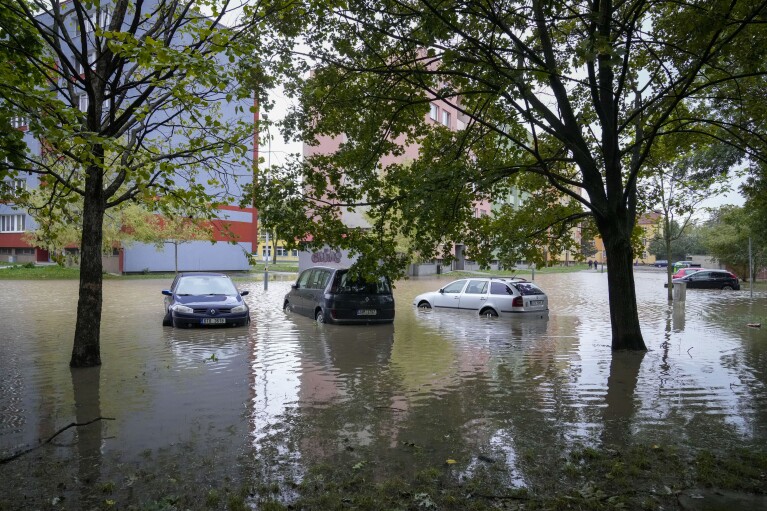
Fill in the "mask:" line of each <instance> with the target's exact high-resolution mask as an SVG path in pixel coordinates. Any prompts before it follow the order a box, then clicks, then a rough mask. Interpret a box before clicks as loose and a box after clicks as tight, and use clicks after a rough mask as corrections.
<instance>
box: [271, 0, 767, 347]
mask: <svg viewBox="0 0 767 511" xmlns="http://www.w3.org/2000/svg"><path fill="white" fill-rule="evenodd" d="M288 4H289V5H290V7H291V9H293V11H294V12H301V14H302V15H301V16H300V17H286V16H281V17H278V18H276V19H274V20H273V23H272V24H271V28H272V29H273V30H274V32H275V34H276V35H278V36H280V37H281V38H280V39H279V41H280V43H281V45H280V46H278V47H277V48H276V49H275V51H274V54H275V55H281V56H284V57H285V58H292V59H293V60H292V64H293V66H292V69H295V70H296V72H295V73H294V74H293V75H292V79H291V80H290V84H289V85H288V87H287V90H288V91H292V92H294V93H295V94H296V96H297V97H299V98H300V109H299V110H298V111H296V112H295V115H294V116H293V117H292V118H291V119H290V121H289V122H288V123H287V125H286V126H287V128H288V129H289V130H290V131H291V132H292V133H294V134H296V135H297V136H300V137H301V138H302V139H303V140H304V141H305V142H306V143H307V144H309V145H310V146H311V145H312V144H317V143H318V142H319V141H320V140H327V139H328V137H332V139H334V140H335V141H336V142H337V145H338V151H336V152H334V153H332V154H316V155H311V156H310V157H308V158H306V160H305V161H304V162H303V164H302V165H297V166H295V167H294V168H293V171H294V173H295V175H296V177H297V178H300V182H301V183H302V186H301V188H300V189H296V190H293V193H291V194H289V195H290V196H291V197H293V198H294V199H293V200H295V201H296V205H298V204H299V203H302V204H304V205H305V207H306V208H308V210H309V211H310V214H309V220H310V222H309V224H307V223H306V222H303V223H302V224H301V225H300V226H295V227H294V231H295V234H296V235H297V236H301V235H302V234H305V233H306V232H311V233H312V235H313V238H312V239H313V240H314V242H315V243H330V244H333V245H335V246H342V247H348V248H352V249H353V250H358V251H360V252H362V253H363V254H364V255H365V256H367V257H363V259H362V260H361V262H360V264H362V265H366V266H368V267H370V268H373V267H374V266H376V265H377V264H378V262H379V261H384V263H385V264H384V267H387V268H389V269H391V268H395V267H400V268H401V267H402V265H403V263H405V262H407V261H408V259H409V257H407V254H406V256H405V257H403V256H402V254H396V253H395V250H394V249H395V247H396V243H395V239H396V237H397V236H400V235H404V236H405V237H407V238H409V239H411V240H413V244H412V245H411V246H412V247H413V248H412V250H413V252H414V253H418V254H420V255H424V254H426V255H430V254H435V253H436V252H437V251H438V250H444V249H448V250H449V247H450V246H451V244H452V243H453V242H463V243H466V244H467V246H468V250H469V251H470V253H471V254H473V255H474V257H477V258H478V259H480V260H482V258H484V257H486V256H487V254H489V253H490V252H491V250H492V251H500V253H501V256H502V257H503V255H504V254H508V255H509V258H510V259H513V255H512V254H514V253H515V252H518V251H519V250H521V249H522V250H524V249H530V250H532V249H533V248H534V247H536V246H537V247H539V248H540V247H549V248H553V249H555V250H559V249H561V248H564V247H565V246H568V247H570V248H576V247H575V245H573V244H572V243H570V242H568V241H567V239H568V236H566V235H567V233H569V232H571V229H570V227H571V226H573V225H576V224H577V223H579V222H583V221H587V220H588V221H593V222H594V225H595V226H596V229H597V230H598V232H599V234H600V236H601V237H602V239H603V240H604V242H605V249H606V253H607V257H608V261H609V268H610V271H609V272H608V287H609V293H610V315H611V321H612V325H613V339H612V345H613V348H614V349H639V350H641V349H645V344H644V341H643V339H642V335H641V331H640V328H639V320H638V311H637V308H636V298H635V292H634V282H633V276H632V269H631V265H632V262H633V251H632V246H631V236H632V233H633V231H634V227H635V225H636V219H637V216H638V214H639V213H640V212H641V209H642V208H641V205H640V199H641V196H640V195H639V193H638V191H639V187H638V182H639V180H640V178H641V177H642V172H643V171H644V170H645V169H646V165H647V162H648V159H650V158H651V157H652V156H653V155H654V153H655V151H656V146H657V145H658V144H659V142H660V141H661V140H663V139H664V138H666V137H670V136H675V135H679V134H695V135H696V137H701V138H705V139H708V140H712V141H722V142H725V143H727V144H730V145H733V146H734V147H737V148H738V150H740V151H743V152H744V153H747V154H749V155H750V156H751V157H752V158H756V159H758V158H761V157H762V154H763V152H762V151H761V145H760V144H761V141H760V140H759V137H758V135H757V130H755V129H754V119H752V118H751V115H750V112H748V111H744V110H742V109H739V108H738V107H739V106H742V105H743V104H744V98H743V97H742V96H741V95H740V94H739V89H738V84H740V83H748V84H749V87H754V88H756V87H758V86H759V84H763V82H764V75H765V71H766V69H765V62H764V61H763V59H756V58H752V59H750V60H749V61H748V62H743V58H744V54H743V53H742V52H743V51H744V50H746V49H747V48H749V47H750V46H749V45H751V44H754V43H756V44H757V45H758V47H760V48H763V47H764V46H763V44H762V42H763V41H764V36H765V33H764V25H763V21H764V15H765V2H762V1H755V0H734V1H731V2H699V3H693V4H690V3H679V2H673V1H652V2H651V1H645V0H636V1H633V2H611V1H600V2H593V1H556V2H554V1H547V0H532V1H521V0H520V1H504V2H494V1H490V2H464V1H455V0H418V1H413V2H404V3H403V2H399V1H396V0H395V1H386V0H384V1H376V2H370V1H366V0H351V1H348V2H344V3H343V4H337V3H335V2H300V1H290V2H282V1H279V0H274V2H272V5H274V6H278V7H280V6H281V7H285V6H287V5H288ZM260 35H261V36H264V33H261V34H260ZM297 41H298V42H297ZM299 43H300V44H299ZM752 52H753V50H748V51H746V52H745V54H749V53H752ZM287 68H289V66H285V65H284V64H283V66H282V69H287ZM310 71H311V72H310ZM432 105H434V106H436V107H437V108H438V109H443V108H446V109H447V111H449V112H456V113H457V115H458V116H459V117H460V119H458V120H459V121H460V125H456V124H455V123H454V122H453V121H454V120H451V127H450V129H448V128H446V127H444V126H442V125H441V124H440V123H439V122H428V121H426V120H425V119H426V115H427V113H428V112H429V111H430V110H429V109H430V107H431V108H434V107H433V106H432ZM407 146H418V147H419V148H420V151H419V153H418V155H417V156H416V157H412V156H407V157H406V152H405V149H404V148H405V147H407ZM289 186H292V185H289ZM513 189H521V190H524V191H525V192H526V193H527V194H529V195H528V197H529V198H528V200H527V201H526V202H525V204H524V205H523V206H522V208H511V207H506V206H503V205H501V206H500V207H499V208H497V209H496V210H495V211H494V214H493V215H490V216H487V217H479V218H477V217H476V216H475V215H474V214H473V210H474V207H475V205H476V204H477V203H478V201H482V200H487V201H492V202H494V203H500V204H503V202H504V201H503V198H504V197H506V196H508V195H509V194H510V193H511V191H512V190H513ZM262 192H264V193H263V194H262V195H264V196H262V197H260V198H259V199H258V200H259V201H260V202H261V203H263V202H265V201H268V200H270V199H269V198H268V197H266V195H268V193H267V191H266V190H262ZM283 192H284V190H283V191H279V192H278V193H283ZM355 207H364V208H365V209H366V211H367V214H368V215H369V217H370V218H371V219H372V225H371V228H370V229H367V230H363V229H350V228H349V227H348V226H347V225H346V224H345V223H344V222H343V216H344V214H346V212H348V210H349V209H354V208H355ZM291 220H293V219H291Z"/></svg>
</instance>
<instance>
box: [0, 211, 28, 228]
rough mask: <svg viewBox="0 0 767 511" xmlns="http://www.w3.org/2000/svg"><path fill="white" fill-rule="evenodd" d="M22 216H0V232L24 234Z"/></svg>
mask: <svg viewBox="0 0 767 511" xmlns="http://www.w3.org/2000/svg"><path fill="white" fill-rule="evenodd" d="M24 218H25V217H24V215H0V232H24Z"/></svg>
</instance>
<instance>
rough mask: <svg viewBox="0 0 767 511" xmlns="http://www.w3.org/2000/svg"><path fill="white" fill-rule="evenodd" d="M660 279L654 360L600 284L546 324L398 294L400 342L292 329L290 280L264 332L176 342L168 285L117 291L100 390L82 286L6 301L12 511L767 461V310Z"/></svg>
mask: <svg viewBox="0 0 767 511" xmlns="http://www.w3.org/2000/svg"><path fill="white" fill-rule="evenodd" d="M664 276H665V274H664V273H662V272H652V271H645V272H637V274H636V285H637V294H638V302H639V310H640V315H641V321H642V325H643V334H644V338H645V342H646V343H647V345H648V348H649V351H648V352H647V353H645V354H627V353H615V354H612V353H611V351H610V324H609V315H608V306H607V296H606V292H607V275H606V274H605V273H600V272H596V271H584V272H577V273H569V274H546V275H540V274H539V275H536V278H535V281H536V283H537V284H538V285H539V286H541V287H542V288H543V289H544V290H545V291H546V292H547V293H548V295H549V305H550V308H551V312H550V314H549V316H548V318H543V319H541V318H537V317H532V318H524V317H520V318H511V319H488V318H479V317H476V316H475V315H473V314H471V313H450V312H443V311H418V310H415V309H414V308H413V306H412V303H411V302H412V298H413V297H414V296H415V295H417V294H419V293H421V292H424V291H428V290H435V289H438V288H439V287H441V286H443V285H445V284H446V283H448V282H450V281H451V280H453V279H452V278H451V277H450V276H442V277H441V278H436V277H435V278H418V279H411V280H407V281H401V282H398V283H397V287H396V291H395V299H396V300H397V318H396V320H395V323H394V324H393V325H378V326H334V325H317V324H315V323H314V322H313V321H311V320H310V319H308V318H304V317H302V316H297V315H294V314H286V313H284V312H283V311H282V310H281V304H282V299H283V296H284V295H285V293H286V292H287V290H288V289H289V287H290V284H291V282H292V280H291V279H290V277H280V276H277V277H276V279H277V280H273V281H270V282H269V286H268V289H267V290H264V286H263V282H261V281H248V282H238V286H239V287H240V288H241V289H248V290H249V291H250V295H248V296H247V297H246V299H247V301H248V303H249V304H250V306H251V315H252V320H253V321H252V323H251V325H250V327H247V328H232V329H199V330H180V329H174V328H169V327H162V326H161V320H162V295H161V294H160V291H161V290H162V289H163V288H166V287H167V286H168V285H169V282H166V281H162V280H127V281H113V280H110V281H105V283H104V285H105V289H104V296H105V304H104V315H103V325H102V362H103V365H102V366H101V367H100V368H96V369H89V370H70V368H69V367H68V362H69V355H70V352H71V347H72V334H73V331H74V314H75V309H76V293H77V282H75V281H53V282H50V281H46V282H36V281H0V310H2V311H3V314H2V316H0V332H2V334H1V337H2V340H0V459H1V458H5V457H7V456H10V455H12V454H14V453H17V452H20V451H22V450H24V449H27V448H31V447H35V449H34V450H33V451H32V452H30V453H28V454H25V455H23V456H21V457H20V458H18V459H16V460H14V461H11V462H9V463H5V464H0V480H2V481H4V483H3V485H2V486H0V509H4V508H3V506H2V503H3V502H4V503H5V505H6V507H7V508H9V509H11V508H13V506H14V505H18V506H19V507H18V508H19V509H24V508H27V507H43V504H41V503H46V504H47V505H52V506H54V507H55V506H56V505H59V506H63V507H66V508H68V509H77V508H78V507H79V506H80V505H85V504H83V503H85V502H90V501H92V500H93V499H94V498H97V497H98V495H97V494H98V493H99V489H98V488H99V487H100V488H101V489H102V490H104V491H106V489H109V488H106V489H105V488H104V485H106V486H107V487H108V486H109V485H110V484H111V485H113V486H119V487H120V489H121V491H122V494H121V495H122V498H123V499H128V500H131V499H134V500H135V501H141V500H142V499H143V498H145V497H146V496H147V495H150V494H151V493H152V492H153V491H157V492H159V491H160V490H156V488H157V487H158V486H161V483H162V484H165V483H167V481H168V480H172V481H173V482H178V481H184V482H185V484H188V485H190V486H189V487H199V486H200V485H203V486H205V485H209V486H210V487H215V486H216V485H217V484H220V482H221V481H229V482H231V484H232V485H236V484H237V483H238V481H245V480H254V479H255V480H258V481H261V482H262V483H263V484H277V485H279V484H281V483H283V482H285V481H286V480H290V481H300V480H301V478H302V477H303V474H305V472H306V470H307V469H308V468H309V467H312V466H316V465H318V464H329V465H333V464H339V463H341V464H354V463H373V464H375V468H376V470H375V472H376V474H377V475H378V476H379V477H380V478H381V479H385V478H387V477H391V476H393V475H398V476H400V477H407V476H408V474H413V473H415V472H416V471H418V470H419V469H420V468H422V467H427V466H433V465H435V464H442V463H445V461H446V460H450V461H451V462H453V461H454V462H455V466H456V469H457V470H459V471H462V472H463V473H465V474H467V475H470V474H472V473H473V472H474V471H476V470H478V469H479V468H480V467H486V466H488V465H492V466H494V467H499V468H503V469H504V471H505V472H506V474H507V480H508V483H509V484H510V485H513V486H519V487H524V486H534V485H536V484H538V482H539V478H542V477H544V474H543V472H545V467H546V466H547V464H549V463H556V462H557V461H556V460H558V459H560V458H561V457H562V456H563V455H564V453H566V452H567V450H568V449H569V448H571V447H572V446H573V445H576V444H577V445H585V446H590V445H592V446H606V445H617V446H620V445H625V444H626V443H629V442H632V441H646V442H658V443H671V444H681V445H685V446H686V447H687V448H689V449H715V450H716V449H721V450H726V449H730V448H735V447H743V446H746V447H747V446H749V445H764V444H765V441H767V388H765V384H766V383H767V328H751V327H749V326H748V324H749V323H762V324H764V325H767V296H765V294H764V293H757V294H755V295H754V298H753V299H752V298H750V296H749V292H748V291H747V290H746V291H735V292H719V291H698V290H695V291H693V290H689V291H688V292H687V300H686V302H685V303H684V304H683V305H681V304H678V305H675V306H669V305H668V304H667V302H666V290H665V289H664V288H663V281H664ZM99 417H100V418H102V419H101V420H96V421H95V422H93V423H91V424H89V425H87V426H80V427H70V428H68V429H65V430H64V431H62V432H61V433H60V434H59V435H58V436H56V437H55V438H54V439H53V440H51V442H50V443H48V444H45V445H43V446H41V447H39V448H37V446H38V444H39V442H41V441H44V440H46V439H49V438H50V437H51V436H52V435H54V434H56V433H57V432H59V431H61V430H62V429H63V428H66V426H68V425H70V424H71V423H81V424H84V423H86V422H89V421H92V420H94V419H98V418H99ZM99 485H101V486H99ZM176 491H184V488H183V486H179V487H177V488H176ZM99 498H101V500H103V497H99ZM288 498H289V497H288ZM3 499H5V500H3ZM9 502H13V503H15V504H9Z"/></svg>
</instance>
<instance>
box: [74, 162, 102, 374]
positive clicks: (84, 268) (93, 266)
mask: <svg viewBox="0 0 767 511" xmlns="http://www.w3.org/2000/svg"><path fill="white" fill-rule="evenodd" d="M102 181H103V176H102V173H101V169H100V168H98V167H97V166H94V167H91V168H90V169H88V174H87V176H86V180H85V196H84V197H83V220H82V226H83V232H82V241H81V243H80V252H81V257H80V290H79V300H78V301H77V323H76V325H75V340H74V346H73V348H72V359H71V360H70V362H69V365H70V366H71V367H93V366H98V365H101V346H100V330H101V300H102V296H101V294H102V291H101V287H102V263H101V243H102V238H103V234H104V232H103V229H104V210H105V204H104V197H103V195H104V191H103V186H102Z"/></svg>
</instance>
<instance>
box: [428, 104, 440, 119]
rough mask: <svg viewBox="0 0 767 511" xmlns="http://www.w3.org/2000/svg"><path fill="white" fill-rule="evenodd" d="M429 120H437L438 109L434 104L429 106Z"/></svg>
mask: <svg viewBox="0 0 767 511" xmlns="http://www.w3.org/2000/svg"><path fill="white" fill-rule="evenodd" d="M429 118H431V120H432V121H436V120H437V119H438V118H439V108H438V107H437V105H435V104H434V103H431V104H430V105H429Z"/></svg>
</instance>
